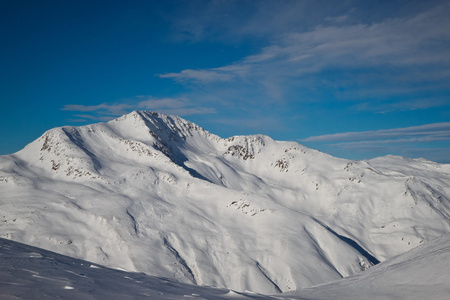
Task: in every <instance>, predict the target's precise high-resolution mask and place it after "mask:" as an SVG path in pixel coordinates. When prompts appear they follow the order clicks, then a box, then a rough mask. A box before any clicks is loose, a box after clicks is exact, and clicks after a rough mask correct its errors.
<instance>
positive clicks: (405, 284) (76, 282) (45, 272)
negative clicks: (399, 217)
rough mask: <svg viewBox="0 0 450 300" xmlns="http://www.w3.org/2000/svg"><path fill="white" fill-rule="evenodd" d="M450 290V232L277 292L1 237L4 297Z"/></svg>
mask: <svg viewBox="0 0 450 300" xmlns="http://www.w3.org/2000/svg"><path fill="white" fill-rule="evenodd" d="M449 294H450V235H446V236H443V237H439V238H437V239H435V240H433V241H431V242H429V243H425V244H424V245H421V246H419V247H416V248H415V249H413V250H411V251H409V252H407V253H405V254H402V255H399V256H397V257H395V258H392V259H389V260H387V261H385V262H383V263H381V264H378V265H377V266H374V267H373V268H371V269H370V270H368V271H366V272H363V273H360V274H358V275H355V276H353V277H347V278H344V279H341V280H338V281H335V282H332V283H328V284H323V285H320V286H316V287H312V288H306V289H303V290H298V291H295V292H289V293H285V294H277V295H271V296H270V295H261V294H255V293H240V292H235V291H230V290H227V289H219V288H213V287H203V286H196V285H190V284H186V283H179V282H176V281H174V280H171V279H167V278H160V277H155V276H149V275H145V274H143V273H132V272H125V271H121V270H114V269H110V268H106V267H103V266H101V265H96V264H92V263H90V262H87V261H83V260H78V259H75V258H72V257H68V256H63V255H59V254H56V253H54V252H49V251H45V250H42V249H40V248H35V247H32V246H28V245H24V244H19V243H17V242H13V241H9V240H5V239H0V298H1V299H39V300H42V299H57V298H61V299H186V298H195V299H304V300H306V299H309V300H319V299H329V300H335V299H348V300H350V299H358V300H364V299H370V300H372V299H383V300H384V299H408V300H414V299H417V300H423V299H434V300H446V299H448V295H449Z"/></svg>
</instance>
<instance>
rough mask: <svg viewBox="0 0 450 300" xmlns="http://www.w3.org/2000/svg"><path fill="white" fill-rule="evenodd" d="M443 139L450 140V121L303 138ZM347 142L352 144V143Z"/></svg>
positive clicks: (357, 140)
mask: <svg viewBox="0 0 450 300" xmlns="http://www.w3.org/2000/svg"><path fill="white" fill-rule="evenodd" d="M443 140H450V122H444V123H434V124H427V125H422V126H413V127H405V128H394V129H383V130H375V131H361V132H344V133H335V134H325V135H319V136H312V137H308V138H305V139H301V141H302V142H352V144H353V145H357V144H360V145H362V144H366V145H368V144H379V143H405V142H414V143H417V142H432V141H443ZM346 144H347V145H351V144H350V143H346ZM340 145H341V146H342V145H343V144H340Z"/></svg>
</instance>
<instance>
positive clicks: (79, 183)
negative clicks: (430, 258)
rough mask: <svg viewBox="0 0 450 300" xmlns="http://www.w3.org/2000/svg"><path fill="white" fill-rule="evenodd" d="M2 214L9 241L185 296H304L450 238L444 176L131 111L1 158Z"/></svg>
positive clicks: (426, 166) (401, 162)
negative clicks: (166, 284)
mask: <svg viewBox="0 0 450 300" xmlns="http://www.w3.org/2000/svg"><path fill="white" fill-rule="evenodd" d="M0 207H1V214H0V219H1V223H0V237H3V238H6V239H9V240H13V241H17V242H21V243H25V244H28V245H32V246H36V247H40V248H43V249H46V250H50V251H54V252H57V253H60V254H64V255H67V256H70V257H73V258H78V259H82V260H87V261H91V262H93V263H96V264H100V265H104V266H106V267H109V268H120V269H123V270H127V271H131V272H143V273H145V274H147V275H151V276H158V277H165V278H169V279H168V280H170V282H173V281H176V282H179V285H180V286H183V285H182V283H187V284H194V285H203V286H215V287H218V288H224V289H226V290H234V291H238V292H242V291H252V292H257V293H262V294H276V293H281V292H283V293H285V292H290V291H296V290H300V289H302V290H301V292H302V293H304V294H301V295H305V296H304V297H306V298H307V297H309V294H308V293H309V292H308V291H309V289H305V288H309V287H312V286H316V285H320V284H326V283H329V282H336V280H339V279H341V278H346V277H349V276H354V275H356V274H361V275H360V276H359V275H358V276H355V277H351V278H363V279H361V280H362V281H361V282H363V281H364V280H365V279H364V278H365V277H364V276H368V275H366V274H373V275H372V276H378V275H376V274H378V273H376V271H375V270H380V269H381V268H380V267H381V266H382V265H383V261H385V260H389V259H391V258H392V257H395V256H397V255H400V254H403V253H406V252H408V251H410V250H411V249H413V248H416V247H417V246H422V245H426V244H427V243H428V242H429V241H431V240H435V239H436V238H439V237H443V236H446V235H447V234H448V233H450V218H449V216H450V165H442V164H437V163H434V162H430V161H426V160H423V159H416V160H412V159H405V158H402V157H393V156H388V157H381V158H377V159H372V160H367V161H350V160H345V159H338V158H334V157H331V156H329V155H327V154H324V153H321V152H319V151H316V150H312V149H309V148H306V147H304V146H302V145H300V144H298V143H295V142H279V141H274V140H272V139H271V138H269V137H267V136H262V135H255V136H236V137H231V138H228V139H222V138H220V137H218V136H216V135H213V134H211V133H209V132H207V131H206V130H204V129H202V128H200V127H199V126H197V125H195V124H193V123H190V122H188V121H186V120H184V119H181V118H179V117H176V116H167V115H163V114H158V113H151V112H137V111H136V112H132V113H130V114H128V115H125V116H122V117H120V118H118V119H115V120H113V121H110V122H108V123H98V124H93V125H88V126H82V127H70V126H66V127H61V128H55V129H52V130H49V131H47V132H46V133H44V134H43V135H42V136H41V137H40V138H39V139H37V140H36V141H34V142H32V143H30V144H29V145H27V147H25V148H24V149H23V150H21V151H19V152H17V153H14V154H11V155H4V156H0ZM446 239H447V240H448V236H447V238H446ZM446 247H448V243H447V246H446ZM417 249H420V247H419V248H417ZM447 249H448V248H447ZM414 251H415V249H414ZM438 256H439V255H438ZM2 260H3V259H2ZM389 261H391V260H389ZM379 262H382V263H380V264H379V265H378V266H376V267H373V266H374V265H376V264H378V263H379ZM369 268H370V270H367V269H369ZM394 269H395V270H397V269H396V268H394ZM365 270H367V271H365ZM447 270H448V268H447ZM447 274H448V273H447ZM127 276H128V275H127ZM142 276H143V275H142ZM446 277H447V278H448V276H446ZM149 278H150V277H149ZM152 278H154V277H152ZM351 278H349V279H346V280H343V281H337V282H349V281H350V279H351ZM380 280H381V279H379V282H380V284H388V283H389V282H382V281H380ZM2 282H3V279H2ZM447 283H448V282H447ZM355 284H356V283H355ZM441 285H442V283H441ZM177 286H178V283H177ZM341 286H342V284H338V285H336V284H331V283H330V284H329V285H325V286H323V287H326V288H327V289H328V290H329V291H332V289H333V288H341ZM445 288H447V289H445ZM314 289H315V288H313V290H314ZM0 290H1V289H0ZM437 290H439V288H437ZM441 290H442V291H448V284H447V286H446V287H443V288H442V287H441ZM219 291H223V290H217V291H216V292H217V293H222V292H219ZM302 297H303V296H302ZM380 297H381V296H380ZM314 299H316V298H314ZM360 299H362V298H360Z"/></svg>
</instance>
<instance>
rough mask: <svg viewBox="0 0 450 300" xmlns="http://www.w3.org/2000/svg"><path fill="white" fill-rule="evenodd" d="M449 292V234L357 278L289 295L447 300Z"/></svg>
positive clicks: (305, 297)
mask: <svg viewBox="0 0 450 300" xmlns="http://www.w3.org/2000/svg"><path fill="white" fill-rule="evenodd" d="M449 295H450V235H445V236H442V237H439V238H437V239H434V240H432V241H430V242H429V243H426V244H425V245H421V246H419V247H417V248H414V249H413V250H411V251H408V252H407V253H404V254H402V255H399V256H397V257H395V258H392V259H389V260H387V261H385V262H383V263H381V264H379V265H377V266H375V267H373V268H371V269H370V270H367V271H366V272H364V273H361V274H358V275H356V276H354V277H348V278H345V279H342V280H339V281H335V282H332V283H327V284H324V285H320V286H316V287H313V288H307V289H304V290H300V291H297V292H293V293H287V294H286V295H285V296H286V298H288V299H289V298H294V299H304V300H306V299H311V300H313V299H314V300H318V299H330V300H331V299H358V300H364V299H368V300H374V299H380V300H381V299H383V300H384V299H408V300H414V299H417V300H422V299H434V300H446V299H448V298H449Z"/></svg>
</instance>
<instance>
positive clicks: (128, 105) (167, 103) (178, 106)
mask: <svg viewBox="0 0 450 300" xmlns="http://www.w3.org/2000/svg"><path fill="white" fill-rule="evenodd" d="M136 99H137V100H138V101H136ZM136 99H128V100H126V102H125V103H116V104H106V103H102V104H99V105H79V104H68V105H64V107H63V108H62V109H61V110H65V111H74V112H83V113H84V114H75V115H74V116H75V117H78V118H81V119H78V120H72V121H73V122H75V121H80V120H82V121H84V120H86V119H89V120H97V121H108V120H111V119H113V118H115V117H118V116H121V115H124V114H127V113H129V112H131V111H133V110H152V111H157V112H162V113H166V114H169V115H178V116H189V115H196V114H214V113H216V110H215V109H214V108H211V107H202V106H197V105H194V104H193V103H192V102H191V101H190V100H189V99H187V98H153V97H150V96H138V97H136ZM142 99H144V100H142ZM139 100H140V101H139Z"/></svg>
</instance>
